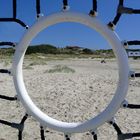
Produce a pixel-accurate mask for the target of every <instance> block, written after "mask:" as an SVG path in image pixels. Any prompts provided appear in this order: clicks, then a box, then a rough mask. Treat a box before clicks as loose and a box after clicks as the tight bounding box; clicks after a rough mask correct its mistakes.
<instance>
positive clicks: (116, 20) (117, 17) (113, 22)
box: [108, 0, 124, 29]
mask: <svg viewBox="0 0 140 140" xmlns="http://www.w3.org/2000/svg"><path fill="white" fill-rule="evenodd" d="M123 3H124V0H119V5H118V9H119V7H120V6H123ZM121 16H122V14H121V13H118V10H117V15H116V16H115V18H114V20H113V21H112V22H109V23H108V26H109V27H111V28H112V29H114V26H116V24H117V23H118V21H119V20H120V18H121Z"/></svg>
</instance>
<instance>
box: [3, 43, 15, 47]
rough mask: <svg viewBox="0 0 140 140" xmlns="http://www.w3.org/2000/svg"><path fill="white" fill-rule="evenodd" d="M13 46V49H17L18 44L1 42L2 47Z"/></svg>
mask: <svg viewBox="0 0 140 140" xmlns="http://www.w3.org/2000/svg"><path fill="white" fill-rule="evenodd" d="M6 45H7V46H12V47H15V46H16V44H15V43H13V42H0V46H6Z"/></svg>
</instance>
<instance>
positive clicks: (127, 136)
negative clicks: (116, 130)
mask: <svg viewBox="0 0 140 140" xmlns="http://www.w3.org/2000/svg"><path fill="white" fill-rule="evenodd" d="M134 137H140V133H126V134H120V135H118V140H125V139H132V138H134Z"/></svg>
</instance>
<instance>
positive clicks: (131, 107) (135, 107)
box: [127, 104, 140, 109]
mask: <svg viewBox="0 0 140 140" xmlns="http://www.w3.org/2000/svg"><path fill="white" fill-rule="evenodd" d="M127 108H130V109H140V105H134V104H128V105H127Z"/></svg>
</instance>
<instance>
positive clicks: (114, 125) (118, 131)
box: [110, 121, 122, 135]
mask: <svg viewBox="0 0 140 140" xmlns="http://www.w3.org/2000/svg"><path fill="white" fill-rule="evenodd" d="M110 124H111V125H112V126H113V127H114V129H115V130H116V132H117V134H118V135H120V134H122V131H121V129H120V128H119V126H118V125H117V123H115V122H112V121H111V122H110Z"/></svg>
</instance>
